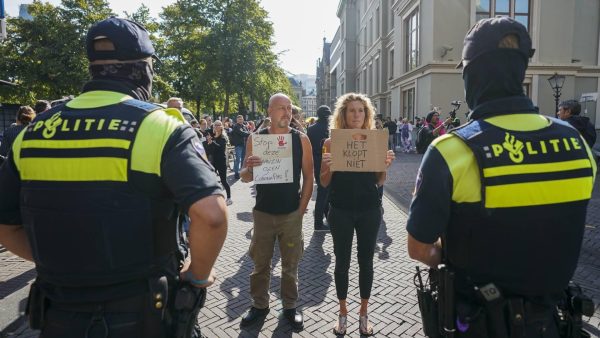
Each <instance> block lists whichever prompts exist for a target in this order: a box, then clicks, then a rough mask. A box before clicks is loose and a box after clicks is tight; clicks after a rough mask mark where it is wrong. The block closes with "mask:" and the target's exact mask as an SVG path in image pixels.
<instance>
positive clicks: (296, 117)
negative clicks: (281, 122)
mask: <svg viewBox="0 0 600 338" xmlns="http://www.w3.org/2000/svg"><path fill="white" fill-rule="evenodd" d="M290 127H292V128H294V129H296V130H298V131H300V132H303V133H306V129H305V128H304V126H303V125H302V108H300V107H298V106H294V105H292V121H291V122H290Z"/></svg>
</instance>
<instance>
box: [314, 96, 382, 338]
mask: <svg viewBox="0 0 600 338" xmlns="http://www.w3.org/2000/svg"><path fill="white" fill-rule="evenodd" d="M332 124H333V126H332V127H331V138H330V139H327V140H326V141H325V144H324V147H323V162H322V165H321V173H320V175H321V184H322V185H323V186H324V187H328V186H329V189H330V190H329V203H330V208H329V216H328V217H327V220H328V221H329V226H330V227H331V236H332V238H333V251H334V253H335V271H334V278H335V287H336V292H337V297H338V299H339V302H340V303H339V305H340V310H339V317H338V321H337V324H336V325H335V327H334V329H333V331H334V333H335V334H336V335H344V334H345V333H346V329H347V326H348V325H347V318H348V308H347V305H346V298H347V296H348V284H349V281H348V271H349V269H350V261H351V257H352V256H351V254H352V239H353V237H354V231H355V230H356V241H357V250H358V255H357V256H358V266H359V275H358V285H359V288H360V298H361V302H360V313H359V315H360V317H359V318H360V319H359V325H358V327H359V331H360V334H361V335H366V336H370V335H372V334H373V327H372V326H371V325H370V324H369V319H368V316H367V313H368V304H369V297H370V296H371V288H372V286H373V254H374V252H375V244H376V241H377V232H378V231H379V224H380V223H381V216H382V215H381V209H380V207H381V197H380V196H379V192H378V188H379V187H381V186H382V185H383V182H384V181H385V178H386V171H387V168H388V167H389V166H390V164H391V163H392V162H393V161H394V151H393V150H388V151H386V150H385V149H387V147H386V145H387V142H388V136H389V133H388V131H387V130H374V129H375V120H374V109H373V105H372V104H371V100H370V99H369V98H368V97H367V96H366V95H363V94H356V93H349V94H346V95H344V96H342V97H340V98H339V99H338V101H337V103H336V106H335V112H334V113H333V118H332Z"/></svg>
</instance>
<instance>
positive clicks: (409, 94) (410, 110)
mask: <svg viewBox="0 0 600 338" xmlns="http://www.w3.org/2000/svg"><path fill="white" fill-rule="evenodd" d="M400 117H406V118H407V119H409V120H414V119H415V89H414V88H410V89H407V90H403V91H402V116H400Z"/></svg>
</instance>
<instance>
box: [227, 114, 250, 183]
mask: <svg viewBox="0 0 600 338" xmlns="http://www.w3.org/2000/svg"><path fill="white" fill-rule="evenodd" d="M248 136H250V132H249V131H248V128H247V127H246V125H245V124H244V116H242V115H238V116H237V118H236V123H235V125H233V130H232V131H231V145H232V146H234V147H235V161H234V162H233V173H234V176H235V178H236V179H239V178H240V168H241V167H242V165H243V163H242V162H243V161H244V158H245V157H246V140H247V139H248Z"/></svg>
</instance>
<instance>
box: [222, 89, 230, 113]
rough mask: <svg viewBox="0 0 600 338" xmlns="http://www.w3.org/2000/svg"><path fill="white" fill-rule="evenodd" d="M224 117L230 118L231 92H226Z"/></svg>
mask: <svg viewBox="0 0 600 338" xmlns="http://www.w3.org/2000/svg"><path fill="white" fill-rule="evenodd" d="M223 116H229V91H228V90H226V91H225V105H224V107H223Z"/></svg>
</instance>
